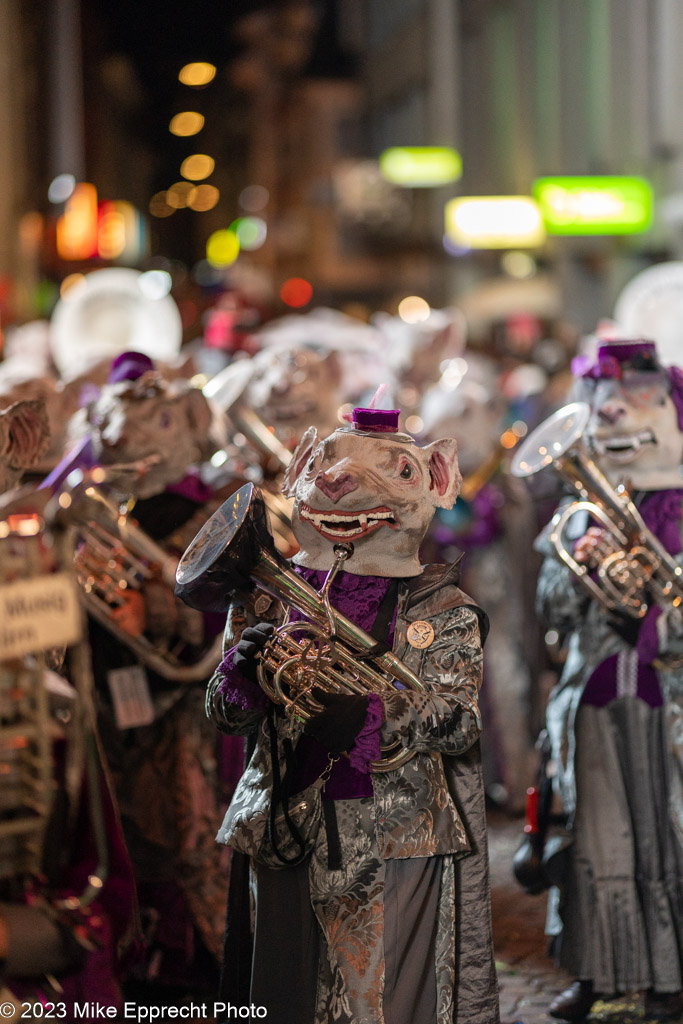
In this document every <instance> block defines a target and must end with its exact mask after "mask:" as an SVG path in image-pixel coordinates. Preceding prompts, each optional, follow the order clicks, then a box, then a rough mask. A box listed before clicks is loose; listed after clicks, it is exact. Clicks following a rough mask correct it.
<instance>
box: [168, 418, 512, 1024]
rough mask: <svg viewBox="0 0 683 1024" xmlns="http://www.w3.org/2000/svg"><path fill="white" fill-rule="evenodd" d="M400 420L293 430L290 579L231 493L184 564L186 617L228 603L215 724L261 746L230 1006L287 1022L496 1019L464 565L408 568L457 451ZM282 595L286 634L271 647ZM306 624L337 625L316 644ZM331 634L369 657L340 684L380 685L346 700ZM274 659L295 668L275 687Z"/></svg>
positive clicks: (210, 697) (244, 840)
mask: <svg viewBox="0 0 683 1024" xmlns="http://www.w3.org/2000/svg"><path fill="white" fill-rule="evenodd" d="M398 417H399V413H398V411H397V410H376V409H356V410H354V413H353V425H352V426H351V427H342V428H338V429H337V430H335V431H334V432H333V433H332V434H331V435H330V436H328V437H325V438H323V439H321V440H319V439H318V437H317V434H316V431H315V430H314V429H310V430H309V431H307V432H306V434H305V435H304V437H303V438H302V440H301V442H300V444H299V445H298V447H297V449H296V450H295V452H294V456H293V459H292V462H291V465H290V467H289V469H288V470H287V473H286V474H285V485H284V486H285V493H287V494H289V495H291V496H292V497H293V499H294V512H293V529H294V533H295V536H296V538H297V540H298V542H299V544H300V551H299V553H298V554H297V555H295V556H294V559H293V562H292V566H290V565H289V563H287V562H286V561H285V560H284V559H280V560H279V561H278V560H277V559H276V558H275V555H274V549H273V547H272V542H270V541H269V539H268V536H267V534H266V533H265V532H264V529H263V511H262V506H260V505H259V503H258V502H257V501H256V505H255V506H254V502H255V500H256V499H254V498H251V499H250V497H249V495H248V494H246V493H245V490H246V489H243V491H239V492H238V493H237V495H236V496H235V498H234V500H232V499H231V501H229V502H227V503H226V504H225V505H224V506H223V508H222V509H221V510H220V511H219V513H217V514H216V516H215V517H214V520H213V521H209V523H208V524H207V525H206V527H205V528H204V529H203V530H202V532H201V533H200V534H199V535H198V537H197V538H196V539H195V541H194V542H193V545H191V547H190V548H189V549H188V551H187V552H186V553H185V555H184V556H183V559H181V563H180V565H179V569H178V586H177V591H176V592H177V593H178V594H180V596H182V597H183V598H184V599H185V600H186V601H188V602H189V603H190V604H192V605H194V606H196V607H200V606H205V607H219V606H221V604H222V605H223V606H226V605H229V606H230V610H229V613H228V623H227V626H226V632H225V639H224V649H225V655H224V658H223V661H222V662H221V665H220V666H219V668H218V670H217V672H216V673H215V675H214V677H213V679H212V680H211V682H210V684H209V688H208V691H207V710H208V714H209V715H210V717H211V718H212V720H213V721H214V722H215V724H216V725H217V726H218V728H219V729H220V730H221V731H224V732H227V733H240V734H244V735H246V736H248V737H250V739H251V743H252V747H253V755H252V757H251V760H250V762H249V765H248V767H247V769H246V771H245V773H244V775H243V777H242V779H241V781H240V784H239V786H238V788H237V791H236V793H235V796H234V798H233V801H232V803H231V806H230V808H229V810H228V813H227V815H226V818H225V821H224V823H223V825H222V827H221V829H220V831H219V834H218V840H219V842H220V843H227V844H228V845H229V846H231V847H233V848H234V849H235V850H239V851H240V852H241V854H243V855H244V856H245V857H246V858H248V861H247V863H248V865H249V866H250V871H251V875H252V880H253V881H254V882H255V907H254V915H255V916H254V932H253V949H252V944H251V943H250V942H249V941H248V934H245V932H247V931H248V929H249V923H248V922H249V917H250V912H249V909H248V903H246V902H245V894H244V892H241V893H240V892H237V891H236V890H235V889H234V888H232V889H231V902H230V906H229V910H228V925H227V936H226V958H225V968H226V970H227V975H228V976H227V979H226V984H227V985H232V988H227V990H224V994H228V995H229V998H231V1000H232V1001H233V1002H239V1001H240V1000H241V1001H242V1002H243V1003H254V1004H256V1005H259V1006H264V1007H266V1008H267V1010H268V1014H269V1016H272V1017H273V1019H275V1020H277V1021H278V1024H314V1022H315V1024H323V1022H324V1021H328V1020H331V1019H333V1020H337V1021H339V1022H344V1024H361V1022H364V1021H373V1022H377V1024H382V1022H386V1024H434V1022H435V1021H436V1022H438V1024H452V1022H453V1021H457V1022H458V1024H465V1022H467V1024H481V1022H482V1021H486V1022H487V1024H495V1022H496V1021H498V1019H499V1018H498V999H497V988H496V981H495V970H494V965H493V958H492V942H491V922H490V903H489V898H490V894H489V889H488V873H487V872H488V864H487V848H486V831H485V821H484V792H483V783H482V775H481V765H480V760H479V754H478V745H477V739H478V737H479V734H480V731H481V719H480V714H479V709H478V704H477V694H478V689H479V685H480V682H481V663H482V643H483V641H484V638H485V636H486V632H487V620H486V616H485V614H484V613H483V612H482V611H481V610H480V609H479V608H478V607H477V606H476V605H474V603H473V602H472V601H471V599H470V598H469V597H467V595H466V594H464V593H463V592H462V591H461V590H459V588H458V586H457V581H458V569H457V566H452V565H432V566H426V567H424V566H422V565H421V564H420V562H419V559H418V548H419V545H420V542H421V540H422V538H423V537H424V534H425V531H426V529H427V527H428V525H429V522H430V520H431V517H432V514H433V510H434V507H436V506H442V505H443V506H449V505H451V504H452V502H453V501H454V499H455V496H456V494H457V490H458V486H459V482H460V474H459V472H458V466H457V458H456V451H457V445H456V442H455V441H454V440H452V439H448V440H439V441H436V442H435V443H433V444H431V445H429V446H427V447H426V448H419V447H418V446H417V445H416V444H415V443H414V440H413V438H412V437H410V436H409V435H407V434H404V433H401V432H399V430H398ZM247 524H250V529H251V530H252V531H253V534H250V533H245V529H246V526H247ZM254 537H256V538H257V540H258V541H259V543H258V544H257V543H256V542H255V540H254ZM214 549H215V550H216V551H217V552H218V553H217V554H216V555H215V558H214ZM251 561H253V564H254V565H255V566H256V568H254V569H250V567H249V566H250V562H251ZM264 565H265V566H270V569H268V570H266V569H263V566H264ZM273 566H274V567H275V568H273ZM292 568H293V571H292ZM268 572H270V573H271V575H270V576H268V575H267V574H268ZM264 573H266V577H265V578H266V580H267V581H266V583H263V582H262V587H263V588H264V589H258V590H256V591H253V586H252V585H251V584H250V580H256V581H257V582H258V581H259V580H261V581H263V579H264V575H263V574H264ZM280 577H282V580H283V581H284V582H281V579H280ZM268 580H269V581H270V582H268ZM281 587H282V589H280V588H281ZM302 588H303V596H302V594H301V590H302ZM249 589H252V591H253V592H252V593H251V596H248V597H246V600H245V595H246V594H247V592H248V591H249ZM318 591H319V593H318ZM306 595H308V596H306ZM311 595H312V596H311ZM278 598H279V599H278ZM280 600H282V601H283V603H284V604H285V606H291V607H290V612H289V624H288V625H287V626H285V627H284V629H278V630H277V631H276V632H275V633H273V624H274V623H275V622H278V621H279V620H280V619H281V610H282V609H281V604H280ZM302 602H303V603H302ZM307 620H308V623H307ZM310 620H313V622H314V623H315V622H317V623H318V626H320V622H321V621H322V622H323V623H324V622H325V621H327V622H328V624H329V625H328V628H327V630H324V629H323V630H322V634H323V637H322V641H321V643H320V644H319V647H318V649H317V650H316V649H315V647H314V645H312V644H311V643H310V642H309V639H308V633H307V632H306V631H310V630H311V629H313V626H312V625H311V621H310ZM330 623H331V624H330ZM359 627H360V631H362V632H361V637H360V639H359V638H358V636H357V634H358V633H359ZM302 630H304V636H303V638H302V639H301V641H300V643H299V644H296V650H295V652H294V654H293V655H290V654H287V653H286V651H287V647H286V644H285V641H286V640H287V639H288V638H289V636H290V634H293V636H294V638H296V637H297V636H298V634H299V632H300V631H302ZM315 635H316V636H317V638H318V639H320V635H321V629H320V628H319V629H318V633H317V634H315ZM344 636H352V637H355V639H356V641H357V643H358V645H359V647H360V650H359V651H358V658H357V659H356V658H352V665H351V670H350V676H351V678H352V680H356V681H357V679H358V677H359V674H360V673H362V672H365V671H367V670H366V669H365V668H364V667H363V666H364V665H365V663H366V662H367V661H368V657H369V656H370V657H371V658H377V659H378V662H377V664H378V665H384V666H385V668H386V670H387V672H388V678H383V677H381V676H380V683H384V685H383V686H382V685H380V686H379V688H377V687H375V686H374V685H371V684H370V683H369V684H368V685H367V688H364V687H363V686H361V687H358V686H355V684H353V683H352V685H351V686H350V688H346V687H345V686H343V685H342V686H338V685H337V676H336V671H337V664H338V661H341V655H340V653H339V650H338V647H337V642H338V641H339V642H340V643H341V641H342V640H343V639H344ZM352 648H353V645H352ZM278 651H284V652H285V653H284V654H281V655H280V656H279V657H280V658H281V657H284V658H285V661H286V662H287V665H288V666H289V667H290V668H291V672H290V674H289V677H287V672H286V670H285V669H284V668H283V671H282V672H280V671H279V669H278V670H277V671H276V673H275V676H274V677H273V679H272V680H271V681H270V682H268V679H270V673H269V670H268V668H267V666H269V665H271V664H272V665H273V668H274V669H276V668H277V666H278V663H279V662H278ZM392 652H393V654H392ZM397 658H398V659H400V660H398V661H397V660H396V659H397ZM272 659H274V661H272ZM382 659H384V661H383V660H382ZM369 663H370V664H371V663H372V662H371V661H370V662H369ZM280 667H282V664H281V663H280ZM340 671H341V669H340ZM374 674H375V675H376V674H377V673H376V672H375V673H374ZM286 678H288V679H289V682H288V683H286V682H284V680H285V679H286ZM259 679H260V682H261V685H259V681H258V680H259ZM328 680H331V681H328ZM392 680H401V681H400V682H396V683H395V684H394V682H392ZM264 690H265V692H264ZM283 694H284V698H285V699H284V701H283ZM287 694H288V696H287ZM283 703H284V704H285V705H286V706H287V708H288V711H287V712H285V711H283V707H282V704H283ZM387 751H389V752H388V753H387ZM392 751H393V752H392ZM237 857H238V855H237V854H235V855H234V856H233V862H232V872H233V874H232V880H233V882H234V881H235V879H236V865H237Z"/></svg>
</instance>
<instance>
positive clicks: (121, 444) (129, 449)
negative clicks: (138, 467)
mask: <svg viewBox="0 0 683 1024" xmlns="http://www.w3.org/2000/svg"><path fill="white" fill-rule="evenodd" d="M211 418H212V417H211V410H210V407H209V404H208V402H207V401H206V399H205V398H204V396H203V395H202V393H201V391H199V390H198V389H197V388H193V387H192V386H191V385H190V384H189V383H188V382H187V381H182V380H175V381H171V382H168V381H166V380H164V379H163V378H162V377H160V376H159V374H157V373H155V372H150V373H145V374H143V376H141V377H139V378H138V379H137V380H120V381H117V382H115V383H111V384H106V385H105V386H104V387H103V388H102V390H101V392H100V395H99V397H98V398H97V399H95V400H94V401H93V402H91V403H90V404H89V405H88V406H87V407H86V408H85V409H84V410H81V412H80V414H78V416H77V417H75V418H74V423H73V424H72V427H73V429H72V431H71V434H72V437H75V438H77V437H79V436H80V437H82V436H83V435H84V434H90V436H91V437H92V439H93V447H94V451H95V456H96V458H98V460H99V461H100V462H101V464H102V465H103V466H110V465H113V464H120V463H132V462H138V461H139V460H142V459H145V458H147V457H148V456H155V460H156V461H155V463H154V465H152V466H151V467H150V468H149V469H148V471H147V472H146V473H145V475H144V477H141V478H140V479H139V480H138V481H136V483H135V486H134V489H135V494H136V496H137V497H139V498H149V497H151V496H152V495H154V494H159V493H160V492H161V491H163V490H164V489H165V488H166V487H168V486H169V485H170V484H174V483H177V482H178V481H180V480H182V478H183V477H184V476H185V475H186V474H187V471H188V469H189V468H190V466H192V465H195V464H197V463H199V462H201V461H202V459H203V458H204V457H205V456H206V455H207V454H208V451H209V449H212V446H211V445H210V442H209V438H208V434H209V428H210V426H211Z"/></svg>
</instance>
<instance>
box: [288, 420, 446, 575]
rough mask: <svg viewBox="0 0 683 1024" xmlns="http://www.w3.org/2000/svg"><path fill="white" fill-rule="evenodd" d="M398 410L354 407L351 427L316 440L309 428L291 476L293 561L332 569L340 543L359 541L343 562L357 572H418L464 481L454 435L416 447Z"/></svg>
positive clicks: (369, 573) (349, 568) (292, 464)
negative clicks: (436, 524)
mask: <svg viewBox="0 0 683 1024" xmlns="http://www.w3.org/2000/svg"><path fill="white" fill-rule="evenodd" d="M398 416H399V413H398V411H397V410H375V409H355V410H354V413H353V427H349V428H346V427H343V428H340V429H338V430H335V431H334V433H332V434H330V436H329V437H326V438H324V439H323V440H321V441H318V437H317V432H316V430H315V429H314V428H312V427H311V428H309V429H308V430H307V431H306V433H305V434H304V436H303V438H302V439H301V442H300V443H299V445H298V447H297V449H296V451H295V452H294V456H293V459H292V462H291V464H290V466H289V468H288V470H287V473H286V474H285V480H284V487H283V490H284V492H285V494H287V495H288V496H290V497H293V498H294V510H293V517H292V525H293V529H294V535H295V537H296V539H297V541H298V543H299V544H300V546H301V550H300V551H299V553H298V554H297V555H295V556H294V561H295V562H297V563H298V564H299V565H305V566H307V567H309V568H311V569H329V568H330V567H331V566H332V564H333V561H334V545H335V544H338V543H340V542H345V543H350V544H352V545H353V554H352V555H351V557H350V558H349V559H348V561H347V562H346V563H345V565H344V568H345V569H346V571H347V572H350V573H354V574H355V575H357V576H399V577H408V576H417V575H419V574H420V573H421V572H422V566H421V564H420V561H419V558H418V549H419V547H420V543H421V541H422V539H423V537H424V535H425V533H426V531H427V528H428V526H429V524H430V522H431V520H432V516H433V515H434V509H435V508H437V507H441V508H450V507H451V505H452V504H453V502H454V501H455V499H456V497H457V494H458V488H459V486H460V473H459V471H458V462H457V447H458V446H457V442H456V441H455V440H454V439H453V438H448V439H445V440H440V441H435V442H434V443H433V444H430V445H428V446H427V447H426V448H420V447H418V446H417V445H416V444H415V442H414V440H413V438H412V437H410V436H409V435H408V434H401V433H399V432H398Z"/></svg>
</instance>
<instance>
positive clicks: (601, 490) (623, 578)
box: [510, 402, 683, 619]
mask: <svg viewBox="0 0 683 1024" xmlns="http://www.w3.org/2000/svg"><path fill="white" fill-rule="evenodd" d="M590 415H591V410H590V406H589V405H588V404H587V403H585V402H572V403H571V404H570V405H566V406H564V407H563V408H562V409H559V410H558V411H557V412H555V413H553V415H552V416H549V417H548V419H546V420H544V421H543V423H541V424H540V426H538V427H536V429H535V430H533V431H532V432H531V434H529V436H528V437H527V438H526V439H525V440H524V442H523V443H522V444H521V445H520V446H519V448H518V449H517V451H516V453H515V456H514V458H513V460H512V463H511V466H510V469H511V472H512V473H513V475H514V476H517V477H528V476H532V475H534V474H535V473H538V472H540V471H541V470H543V469H544V468H545V467H546V466H552V467H553V469H554V470H555V471H556V472H557V473H559V475H560V476H561V477H562V479H563V480H565V481H566V482H567V483H568V484H569V485H570V487H571V489H572V491H574V493H575V494H576V496H577V497H576V500H575V501H571V502H569V503H568V504H567V505H565V506H564V507H562V508H560V509H559V510H558V512H556V514H555V516H554V517H553V519H552V521H551V531H550V534H549V541H550V543H551V544H552V546H553V548H554V549H555V553H556V554H557V556H558V558H559V559H560V560H561V561H563V562H564V563H565V565H568V566H569V568H570V569H571V570H572V572H573V573H574V574H575V575H576V577H577V578H578V579H579V580H580V581H581V584H582V585H583V586H584V587H585V589H586V590H587V591H588V592H589V594H590V595H591V597H593V598H595V600H596V601H598V602H599V603H600V604H601V605H602V606H603V607H604V608H605V609H607V610H608V611H610V612H615V611H616V612H619V611H620V612H623V613H625V614H626V615H629V616H630V617H631V618H634V619H642V618H643V617H644V616H645V615H646V614H647V611H648V608H649V607H650V605H651V604H652V603H653V601H654V602H655V603H657V604H658V605H659V606H660V607H663V608H671V607H674V608H678V607H680V606H681V604H682V603H683V569H681V567H680V566H679V565H677V563H676V561H675V560H674V559H673V558H672V557H671V555H670V554H669V552H668V551H667V550H666V548H665V547H664V546H663V545H662V544H661V542H660V541H659V540H658V538H657V537H656V536H655V535H654V534H653V533H652V531H651V530H649V529H648V527H647V526H646V525H645V522H644V520H643V517H642V516H641V514H640V512H639V511H638V509H637V507H636V505H635V504H634V503H633V501H632V500H631V497H630V495H629V493H628V491H627V490H626V488H625V487H623V486H619V487H613V486H612V484H611V483H610V481H609V480H608V479H607V477H606V476H605V475H604V473H602V471H601V470H600V469H599V467H598V466H597V465H596V463H595V462H594V461H593V459H592V458H591V456H590V453H589V452H588V450H587V448H586V446H585V444H584V442H583V440H582V438H583V433H584V431H585V429H586V425H587V423H588V420H589V419H590ZM579 512H584V513H587V514H588V516H590V517H591V518H592V519H593V520H595V521H596V522H597V523H598V524H599V525H600V526H601V527H602V528H603V529H604V530H605V533H606V541H605V543H604V545H603V546H602V548H603V556H602V561H601V562H600V564H599V566H598V570H597V579H593V578H592V576H591V574H590V572H589V569H588V567H587V566H586V565H581V564H580V563H579V562H577V561H576V559H575V558H574V557H573V554H572V550H571V540H569V539H568V534H569V524H570V522H571V520H572V519H573V518H574V516H575V515H577V513H579Z"/></svg>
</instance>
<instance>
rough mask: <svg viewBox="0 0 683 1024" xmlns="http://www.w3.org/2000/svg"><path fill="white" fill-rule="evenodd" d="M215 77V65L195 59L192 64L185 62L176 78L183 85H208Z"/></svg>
mask: <svg viewBox="0 0 683 1024" xmlns="http://www.w3.org/2000/svg"><path fill="white" fill-rule="evenodd" d="M215 77H216V68H215V66H214V65H213V64H207V63H206V62H205V61H195V62H193V63H192V64H186V65H185V66H184V67H182V68H181V69H180V71H179V73H178V80H179V81H180V82H182V83H183V85H194V86H200V85H208V84H209V82H212V81H213V79H214V78H215Z"/></svg>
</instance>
